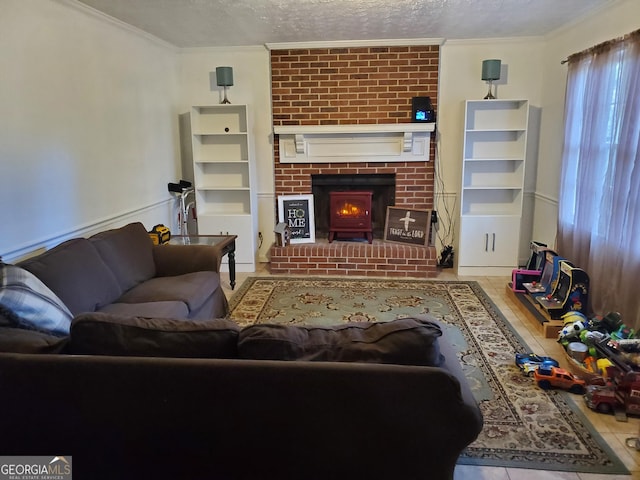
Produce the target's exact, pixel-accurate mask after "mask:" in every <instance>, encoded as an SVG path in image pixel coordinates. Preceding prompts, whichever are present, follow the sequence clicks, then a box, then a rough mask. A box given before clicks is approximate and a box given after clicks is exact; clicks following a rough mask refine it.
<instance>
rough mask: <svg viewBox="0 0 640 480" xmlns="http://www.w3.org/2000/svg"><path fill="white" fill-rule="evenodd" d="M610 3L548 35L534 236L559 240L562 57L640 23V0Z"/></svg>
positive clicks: (550, 241) (551, 241)
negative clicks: (557, 235)
mask: <svg viewBox="0 0 640 480" xmlns="http://www.w3.org/2000/svg"><path fill="white" fill-rule="evenodd" d="M610 3H611V5H607V8H606V9H604V10H602V11H600V12H597V13H596V14H594V15H591V16H589V17H588V18H587V19H583V20H582V21H579V22H576V23H575V24H574V25H571V26H569V27H565V28H563V29H561V30H558V31H556V32H554V34H553V35H550V36H549V37H548V38H546V39H545V44H544V50H543V55H542V59H541V60H542V62H541V63H540V66H541V70H542V71H543V72H544V75H543V77H542V84H541V88H542V104H541V105H542V112H543V115H542V124H541V136H540V153H539V161H538V183H537V189H536V190H537V192H536V211H535V217H534V236H535V237H536V239H539V240H540V241H543V242H545V243H548V244H549V245H554V244H555V235H556V227H557V224H556V221H557V218H558V193H559V179H560V169H561V160H562V142H563V136H564V131H563V129H562V125H563V122H564V97H565V87H566V80H567V65H561V64H560V62H561V61H562V60H564V59H565V58H567V57H568V56H569V55H571V54H573V53H577V52H580V51H582V50H584V49H587V48H589V47H592V46H594V45H597V44H598V43H601V42H604V41H607V40H611V39H614V38H617V37H620V36H622V35H625V34H627V33H630V32H632V31H634V30H636V29H638V28H639V27H640V23H639V22H638V19H640V2H638V0H618V1H615V2H610Z"/></svg>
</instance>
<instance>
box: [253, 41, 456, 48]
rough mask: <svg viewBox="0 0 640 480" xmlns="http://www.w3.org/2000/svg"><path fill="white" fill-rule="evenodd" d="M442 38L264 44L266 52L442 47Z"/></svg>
mask: <svg viewBox="0 0 640 480" xmlns="http://www.w3.org/2000/svg"><path fill="white" fill-rule="evenodd" d="M444 41H445V39H444V38H400V39H378V40H333V41H316V42H282V43H265V47H266V48H267V50H299V49H308V48H350V47H407V46H409V47H410V46H415V45H442V44H443V43H444Z"/></svg>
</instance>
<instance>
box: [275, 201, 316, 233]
mask: <svg viewBox="0 0 640 480" xmlns="http://www.w3.org/2000/svg"><path fill="white" fill-rule="evenodd" d="M278 221H279V222H285V223H286V224H287V226H288V227H289V229H290V230H291V237H290V241H291V243H315V241H316V225H315V217H314V215H313V195H280V196H279V197H278Z"/></svg>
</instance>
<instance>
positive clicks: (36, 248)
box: [1, 198, 174, 262]
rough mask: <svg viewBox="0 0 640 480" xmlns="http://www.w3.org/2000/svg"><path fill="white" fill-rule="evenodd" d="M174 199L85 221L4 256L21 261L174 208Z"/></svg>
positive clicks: (4, 253)
mask: <svg viewBox="0 0 640 480" xmlns="http://www.w3.org/2000/svg"><path fill="white" fill-rule="evenodd" d="M173 203H174V199H173V198H169V199H163V200H159V201H157V202H154V203H150V204H149V205H146V206H143V207H140V208H136V209H133V210H129V211H127V212H121V213H117V214H115V215H111V216H109V217H104V218H101V219H99V220H97V221H95V222H91V223H85V224H84V225H79V226H77V227H75V228H72V229H71V230H67V231H66V232H56V233H53V234H52V235H50V236H48V237H43V238H40V239H38V240H35V241H33V242H29V243H26V244H22V245H21V246H19V247H17V248H14V249H13V250H10V251H7V252H3V253H2V255H1V256H2V258H3V260H4V261H5V262H15V261H19V260H21V259H23V258H26V257H28V256H32V255H36V254H39V253H42V252H43V251H45V250H47V249H49V248H52V247H55V246H56V245H59V244H60V243H62V242H64V241H65V240H70V239H72V238H78V237H86V236H89V235H93V234H94V233H98V232H101V231H103V230H107V229H109V228H116V226H122V225H125V224H126V223H127V222H132V221H137V218H138V217H139V216H140V215H141V214H142V213H144V212H148V211H152V210H156V209H158V208H160V207H162V206H167V208H173Z"/></svg>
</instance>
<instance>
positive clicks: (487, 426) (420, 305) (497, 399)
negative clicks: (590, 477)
mask: <svg viewBox="0 0 640 480" xmlns="http://www.w3.org/2000/svg"><path fill="white" fill-rule="evenodd" d="M230 304H231V318H232V319H233V320H235V321H236V322H238V323H239V324H240V325H241V326H246V325H253V324H256V323H260V324H264V323H277V324H288V325H302V324H304V325H331V324H336V323H340V322H354V321H357V322H362V321H364V322H384V321H389V320H393V319H395V318H402V317H408V316H411V315H414V314H421V313H430V314H431V315H433V316H435V317H436V318H438V319H439V320H440V321H441V322H442V323H443V325H444V328H446V329H447V330H448V332H447V333H448V334H449V336H450V337H451V338H453V343H454V346H455V348H456V351H457V352H458V355H459V359H460V362H461V363H462V366H463V369H464V372H465V375H466V377H467V379H468V380H469V382H470V385H471V388H472V391H473V394H474V396H475V398H476V399H477V401H478V403H479V404H480V408H481V410H482V413H483V415H484V429H483V431H482V432H481V433H480V436H479V437H478V439H477V440H476V441H475V442H474V443H472V444H471V445H470V446H469V447H468V448H467V449H466V450H465V452H464V453H463V454H462V456H461V457H460V459H459V461H458V463H459V464H467V465H492V466H501V467H515V468H529V469H539V470H559V471H572V472H590V473H602V474H628V473H629V472H628V471H627V469H626V468H625V467H624V465H623V464H622V462H621V461H620V460H619V459H618V458H617V456H616V455H615V454H614V453H613V452H612V450H611V449H610V448H609V447H608V446H607V444H606V443H605V442H604V440H603V439H602V437H601V436H600V435H599V434H598V433H597V432H595V430H594V429H593V426H592V425H591V424H590V422H589V421H588V420H587V419H586V417H585V416H584V415H583V414H582V413H581V412H580V411H579V409H578V408H577V406H576V405H575V404H574V403H573V400H572V399H571V398H570V395H572V394H570V393H567V392H561V391H544V390H541V389H540V388H538V387H537V386H536V385H535V384H534V383H533V380H532V379H531V378H529V377H525V376H523V375H522V374H521V373H520V370H519V369H518V367H517V366H516V365H515V363H514V358H515V357H514V355H515V353H516V352H528V351H530V350H529V348H528V347H527V345H526V344H525V343H524V342H523V340H522V339H521V338H520V337H519V335H518V334H517V333H516V332H515V331H514V330H513V328H512V327H511V326H510V325H509V323H508V322H507V320H506V319H505V318H504V316H503V315H502V314H501V313H500V311H499V310H498V309H497V308H496V306H495V305H494V304H493V302H492V301H491V300H490V299H489V297H488V296H487V294H486V293H485V292H484V291H483V290H482V288H481V287H480V286H479V285H478V284H477V283H476V282H468V281H428V280H384V279H382V280H378V279H376V280H374V279H343V278H324V277H315V278H311V279H310V278H282V277H264V278H261V277H250V278H248V279H247V280H246V281H245V282H244V283H243V285H242V287H241V288H240V289H239V290H238V292H237V293H236V294H235V295H234V296H233V297H232V298H231V300H230ZM578 398H579V397H578ZM579 400H581V399H580V398H579Z"/></svg>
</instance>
